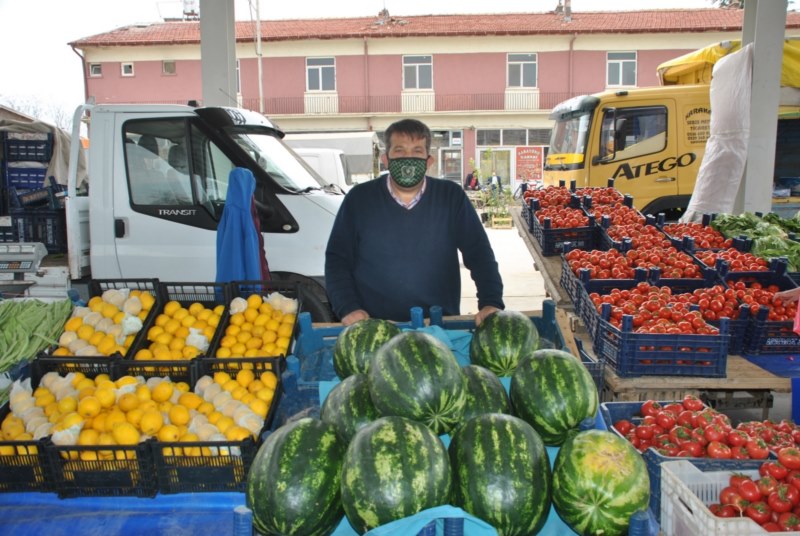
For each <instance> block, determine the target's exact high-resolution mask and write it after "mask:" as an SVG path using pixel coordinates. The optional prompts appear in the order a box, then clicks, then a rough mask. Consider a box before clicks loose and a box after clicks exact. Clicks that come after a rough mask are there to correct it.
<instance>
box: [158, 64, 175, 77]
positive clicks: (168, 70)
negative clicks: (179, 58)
mask: <svg viewBox="0 0 800 536" xmlns="http://www.w3.org/2000/svg"><path fill="white" fill-rule="evenodd" d="M161 74H165V75H174V74H177V70H176V68H175V60H164V61H162V62H161Z"/></svg>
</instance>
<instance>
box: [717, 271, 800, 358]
mask: <svg viewBox="0 0 800 536" xmlns="http://www.w3.org/2000/svg"><path fill="white" fill-rule="evenodd" d="M777 268H778V271H775V272H773V271H769V272H729V273H728V274H726V275H725V276H724V277H723V280H724V281H725V283H726V284H728V283H736V282H744V283H745V284H747V285H748V286H749V284H750V283H758V284H760V285H762V286H763V287H767V286H770V285H775V286H777V287H778V289H779V290H790V289H793V288H796V287H797V285H796V284H795V282H794V281H793V280H792V279H791V278H790V277H789V276H788V275H786V273H785V264H779V265H777ZM768 315H769V310H768V309H767V308H765V307H761V308H760V309H759V311H758V313H757V314H756V315H755V316H750V321H749V324H748V326H747V333H746V334H745V336H744V343H743V346H742V353H745V354H749V355H760V354H791V353H796V352H800V335H798V334H796V333H795V332H794V329H793V328H794V320H793V319H792V320H784V321H777V320H769V319H768Z"/></svg>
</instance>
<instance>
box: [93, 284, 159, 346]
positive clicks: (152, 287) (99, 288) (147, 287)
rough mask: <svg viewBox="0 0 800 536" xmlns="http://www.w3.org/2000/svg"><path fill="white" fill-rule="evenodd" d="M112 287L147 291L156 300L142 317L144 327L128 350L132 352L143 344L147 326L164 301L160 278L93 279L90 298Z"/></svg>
mask: <svg viewBox="0 0 800 536" xmlns="http://www.w3.org/2000/svg"><path fill="white" fill-rule="evenodd" d="M112 289H113V290H122V291H124V290H129V291H130V290H138V291H146V292H148V293H149V294H150V295H151V296H152V297H153V299H154V300H155V301H154V302H153V306H152V307H151V308H150V311H149V312H148V313H147V316H145V318H144V319H142V329H140V330H139V331H138V332H137V333H136V334H135V335H134V338H133V342H132V343H131V345H130V346H129V348H128V351H129V352H130V351H131V350H133V349H136V348H138V347H139V346H140V345H141V343H142V341H143V340H144V339H145V338H146V336H147V328H148V327H149V326H151V325H152V324H153V320H154V319H155V317H156V314H158V311H159V310H160V309H161V306H162V303H161V301H160V298H161V295H160V292H159V288H158V279H157V278H150V279H92V280H91V281H90V282H89V298H90V299H91V298H93V297H95V296H102V295H103V293H104V292H105V291H107V290H112ZM122 357H124V356H122Z"/></svg>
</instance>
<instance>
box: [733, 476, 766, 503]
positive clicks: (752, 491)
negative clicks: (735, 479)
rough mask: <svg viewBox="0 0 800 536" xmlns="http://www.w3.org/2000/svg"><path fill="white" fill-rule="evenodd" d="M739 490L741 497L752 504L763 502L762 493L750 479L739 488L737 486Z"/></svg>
mask: <svg viewBox="0 0 800 536" xmlns="http://www.w3.org/2000/svg"><path fill="white" fill-rule="evenodd" d="M737 489H738V490H739V495H741V496H742V497H744V499H745V500H748V501H750V502H755V501H759V500H761V491H760V490H759V489H758V484H756V483H755V482H753V481H752V480H751V479H749V478H748V479H747V480H744V481H742V482H741V483H740V484H739V486H737Z"/></svg>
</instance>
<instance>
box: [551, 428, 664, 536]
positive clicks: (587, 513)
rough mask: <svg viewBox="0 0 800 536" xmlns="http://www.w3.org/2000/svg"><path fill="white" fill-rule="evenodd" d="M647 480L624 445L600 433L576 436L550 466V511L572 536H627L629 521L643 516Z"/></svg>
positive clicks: (635, 454) (643, 469)
mask: <svg viewBox="0 0 800 536" xmlns="http://www.w3.org/2000/svg"><path fill="white" fill-rule="evenodd" d="M649 501H650V478H649V477H648V475H647V466H646V465H645V462H644V459H643V458H642V456H641V454H639V452H637V451H636V449H635V448H634V447H633V445H631V444H630V442H629V441H627V440H625V439H623V438H621V437H619V436H617V435H616V434H613V433H611V432H607V431H605V430H586V431H584V432H578V433H577V434H575V435H573V436H572V437H570V438H569V439H567V441H566V442H565V443H564V445H563V446H562V447H561V449H560V450H559V451H558V455H557V456H556V461H555V463H554V465H553V505H554V506H555V509H556V512H558V515H559V516H561V519H562V520H564V523H566V524H567V525H569V526H570V527H571V528H572V529H573V530H574V531H575V532H577V533H578V534H603V535H614V534H627V532H628V524H629V522H630V518H631V516H632V515H633V514H634V513H636V512H637V511H640V510H646V509H647V506H648V503H649Z"/></svg>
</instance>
